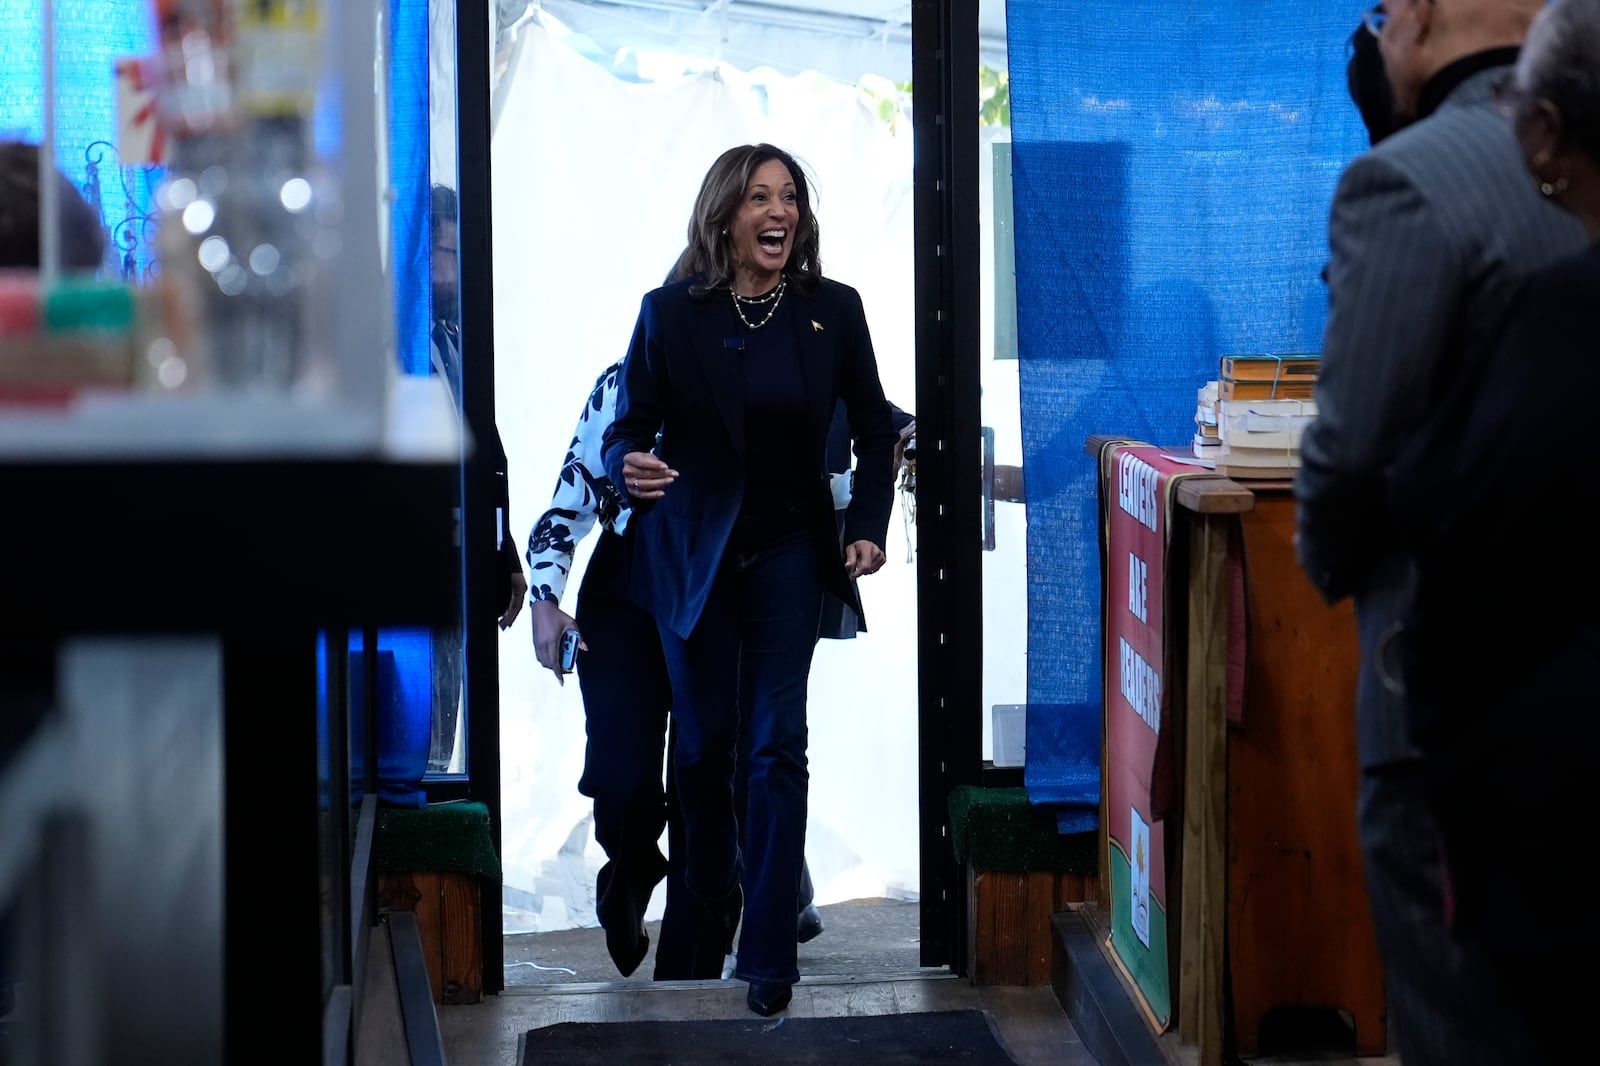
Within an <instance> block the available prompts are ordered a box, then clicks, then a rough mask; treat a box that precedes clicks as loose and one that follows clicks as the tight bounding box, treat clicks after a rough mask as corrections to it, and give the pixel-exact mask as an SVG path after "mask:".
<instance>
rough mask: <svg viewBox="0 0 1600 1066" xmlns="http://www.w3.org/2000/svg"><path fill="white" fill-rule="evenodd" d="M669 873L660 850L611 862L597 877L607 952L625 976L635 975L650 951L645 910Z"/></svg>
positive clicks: (597, 911) (598, 909) (598, 907)
mask: <svg viewBox="0 0 1600 1066" xmlns="http://www.w3.org/2000/svg"><path fill="white" fill-rule="evenodd" d="M619 871H620V872H619ZM666 872H667V863H666V860H665V859H663V858H662V857H661V853H660V852H659V851H658V852H656V853H655V855H654V856H653V857H646V858H644V859H641V860H639V861H637V862H633V863H629V864H625V865H623V864H618V863H616V862H608V863H606V864H605V865H604V866H602V867H601V868H600V875H599V876H598V877H597V878H596V879H595V915H596V917H598V918H599V919H600V925H601V926H602V927H603V928H604V929H605V931H606V951H608V952H609V953H610V954H611V961H612V962H614V963H616V964H617V972H618V973H620V974H622V976H624V977H628V976H630V975H632V973H633V971H635V970H637V969H638V968H639V964H640V963H641V962H643V961H644V957H645V956H646V955H648V954H649V953H650V937H649V935H648V934H646V933H645V931H644V912H645V908H647V907H649V906H650V894H651V893H652V892H654V891H655V887H656V883H657V882H658V881H660V880H661V878H662V877H664V876H666Z"/></svg>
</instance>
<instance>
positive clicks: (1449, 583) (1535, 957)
mask: <svg viewBox="0 0 1600 1066" xmlns="http://www.w3.org/2000/svg"><path fill="white" fill-rule="evenodd" d="M1495 96H1496V99H1497V101H1498V104H1499V106H1500V109H1501V110H1502V111H1503V112H1504V113H1505V115H1506V117H1507V119H1508V121H1509V124H1510V127H1511V130H1512V132H1513V134H1514V135H1515V137H1516V141H1517V145H1518V146H1519V148H1520V154H1521V161H1522V163H1523V165H1524V166H1525V167H1526V170H1527V173H1526V177H1525V180H1526V181H1527V182H1528V184H1529V186H1530V187H1531V188H1533V189H1535V190H1537V194H1538V195H1539V196H1541V197H1543V198H1545V199H1546V200H1548V201H1549V202H1550V203H1552V204H1555V205H1557V206H1558V207H1560V208H1561V209H1563V210H1565V211H1567V212H1569V213H1570V214H1571V215H1572V216H1573V217H1574V218H1575V219H1576V220H1577V221H1579V222H1580V223H1582V226H1583V230H1584V232H1585V233H1586V234H1587V237H1588V244H1587V246H1586V247H1584V248H1583V249H1582V250H1580V251H1578V252H1576V253H1574V254H1571V255H1568V256H1565V257H1563V258H1561V259H1558V260H1556V261H1555V262H1554V263H1551V264H1550V265H1548V266H1546V267H1544V268H1542V269H1540V270H1537V271H1535V272H1533V273H1532V274H1531V275H1530V276H1529V278H1528V280H1527V283H1526V285H1525V286H1524V287H1523V289H1522V293H1521V296H1520V298H1519V299H1518V302H1517V304H1516V307H1515V309H1514V311H1513V312H1512V315H1511V318H1510V321H1509V323H1508V324H1507V326H1506V329H1505V332H1504V334H1503V336H1502V338H1501V340H1500V341H1499V342H1498V343H1496V344H1495V345H1494V347H1493V348H1491V349H1490V350H1488V351H1487V352H1486V353H1484V359H1483V361H1482V362H1481V363H1480V364H1469V365H1466V366H1463V367H1462V368H1461V372H1460V374H1459V375H1458V377H1457V378H1456V380H1455V383H1454V388H1453V390H1452V392H1451V394H1450V396H1449V398H1448V401H1447V402H1446V403H1444V404H1441V406H1440V409H1439V410H1438V412H1437V413H1436V415H1435V418H1434V420H1433V424H1432V426H1431V427H1430V433H1429V434H1428V435H1427V436H1426V437H1425V438H1424V439H1423V440H1422V441H1420V442H1419V444H1418V446H1417V447H1416V448H1414V449H1411V450H1409V451H1407V452H1406V453H1403V454H1402V456H1401V457H1400V458H1399V459H1398V460H1397V462H1396V463H1395V465H1394V468H1393V469H1392V470H1391V471H1390V475H1389V481H1390V486H1389V491H1390V495H1391V498H1392V501H1393V503H1392V506H1393V509H1394V511H1395V513H1396V514H1397V515H1398V516H1399V518H1400V522H1399V528H1400V531H1401V534H1402V538H1403V543H1404V544H1405V545H1406V546H1407V548H1408V550H1409V551H1410V552H1411V554H1412V556H1413V558H1414V560H1415V564H1416V571H1417V587H1416V592H1415V595H1414V597H1413V600H1412V604H1411V609H1410V611H1409V612H1408V613H1407V614H1406V616H1405V618H1404V628H1403V629H1402V630H1401V632H1400V633H1399V635H1398V637H1397V638H1396V641H1395V643H1396V646H1397V649H1398V653H1397V657H1396V661H1397V663H1398V664H1399V667H1400V680H1401V682H1402V684H1403V687H1404V690H1405V697H1406V700H1407V701H1408V703H1409V704H1410V705H1411V707H1412V724H1413V737H1414V739H1415V741H1416V744H1417V746H1418V748H1419V749H1420V750H1421V752H1422V755H1423V758H1424V760H1425V765H1426V767H1427V769H1428V779H1427V781H1428V786H1429V789H1430V800H1431V805H1432V810H1433V813H1434V816H1435V818H1436V819H1437V822H1438V825H1439V828H1440V833H1441V836H1442V839H1443V853H1444V863H1445V868H1446V870H1447V873H1448V877H1449V882H1448V883H1449V888H1450V896H1449V902H1450V908H1449V911H1448V913H1447V918H1448V921H1449V927H1450V930H1451V932H1452V934H1453V936H1454V938H1455V940H1456V941H1457V943H1459V944H1460V945H1461V946H1462V949H1463V950H1465V951H1469V952H1473V953H1475V954H1480V955H1482V956H1485V957H1487V958H1488V959H1490V960H1491V962H1492V963H1493V965H1494V967H1495V968H1496V973H1497V975H1498V977H1499V978H1500V985H1499V988H1498V1000H1499V1004H1498V1006H1499V1010H1500V1011H1501V1012H1502V1014H1503V1015H1504V1016H1505V1017H1506V1018H1507V1019H1508V1022H1507V1025H1508V1027H1509V1026H1510V1025H1511V1024H1515V1025H1516V1027H1517V1031H1518V1032H1519V1033H1520V1034H1521V1035H1522V1042H1521V1043H1519V1044H1517V1045H1514V1047H1515V1050H1516V1054H1515V1056H1514V1057H1508V1058H1506V1059H1504V1060H1503V1061H1507V1062H1513V1061H1514V1062H1519V1063H1556V1062H1565V1061H1569V1059H1568V1057H1567V1056H1568V1054H1569V1051H1568V1033H1567V1032H1566V1030H1567V1026H1568V1025H1569V1024H1570V1021H1569V1020H1568V1017H1567V1016H1568V1011H1567V1009H1566V1001H1565V990H1571V991H1577V992H1579V994H1580V995H1581V994H1582V992H1581V990H1583V989H1593V988H1595V978H1594V959H1595V956H1596V954H1597V952H1600V918H1597V915H1596V912H1595V910H1594V908H1593V907H1591V906H1589V905H1588V901H1587V899H1586V898H1585V897H1584V894H1583V883H1582V880H1581V879H1580V878H1579V877H1578V876H1577V875H1576V871H1575V869H1574V870H1571V871H1569V870H1568V868H1567V864H1566V863H1565V862H1564V861H1563V859H1562V856H1564V855H1566V854H1569V853H1570V852H1571V849H1572V847H1573V837H1574V830H1576V829H1577V828H1578V827H1579V826H1581V825H1582V824H1583V821H1584V816H1585V815H1586V814H1587V812H1588V810H1589V804H1590V800H1591V793H1592V788H1593V782H1594V781H1596V780H1597V779H1600V714H1597V709H1600V617H1597V616H1596V614H1595V603H1596V602H1597V601H1600V560H1597V559H1596V558H1595V556H1594V555H1593V553H1592V552H1591V551H1590V550H1588V545H1587V543H1586V542H1585V539H1584V538H1583V537H1582V536H1581V534H1579V535H1578V536H1577V537H1576V538H1574V539H1573V540H1571V541H1570V542H1567V543H1563V541H1564V539H1565V538H1567V537H1571V536H1572V535H1573V534H1574V533H1577V528H1576V527H1575V526H1574V524H1573V521H1574V519H1577V518H1578V516H1586V515H1589V514H1594V513H1596V511H1597V510H1600V507H1597V505H1600V485H1597V483H1596V482H1595V481H1594V479H1592V478H1590V477H1587V476H1586V474H1585V470H1584V468H1585V467H1586V466H1587V465H1588V459H1587V457H1588V455H1589V453H1590V451H1591V449H1592V447H1593V443H1594V442H1593V439H1592V434H1591V433H1590V432H1589V427H1588V422H1587V419H1586V418H1585V417H1584V416H1583V414H1582V413H1581V412H1580V411H1578V410H1576V409H1574V407H1573V398H1587V397H1589V396H1592V395H1594V394H1595V393H1596V390H1600V358H1597V356H1600V0H1557V2H1556V3H1554V4H1552V5H1551V6H1549V7H1548V8H1547V9H1545V10H1544V11H1542V12H1540V13H1539V15H1538V16H1537V17H1536V18H1535V19H1534V22H1533V26H1532V28H1531V29H1530V30H1529V31H1528V39H1527V43H1526V45H1525V46H1524V47H1523V49H1522V54H1521V57H1520V58H1519V60H1518V62H1517V65H1516V67H1515V68H1514V69H1511V70H1508V71H1506V72H1504V73H1503V74H1502V75H1501V76H1500V79H1499V81H1498V82H1497V85H1496V92H1495ZM1579 402H1582V399H1580V400H1579ZM1579 520H1581V519H1579ZM1521 856H1528V857H1535V858H1536V861H1543V862H1549V863H1553V864H1554V868H1553V869H1552V870H1550V871H1549V872H1548V875H1547V876H1529V877H1522V876H1515V875H1514V874H1512V872H1511V870H1512V868H1513V867H1514V866H1515V864H1516V862H1517V861H1518V859H1519V857H1521ZM1557 989H1561V990H1564V991H1563V992H1562V993H1556V992H1555V990H1557Z"/></svg>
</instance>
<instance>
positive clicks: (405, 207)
mask: <svg viewBox="0 0 1600 1066" xmlns="http://www.w3.org/2000/svg"><path fill="white" fill-rule="evenodd" d="M440 44H441V47H448V48H450V49H451V50H452V51H454V49H455V42H454V41H444V42H440ZM389 62H390V67H389V167H390V172H391V174H390V180H391V182H392V188H393V189H394V192H395V199H394V212H393V215H392V217H391V225H392V228H393V244H392V246H391V247H392V248H393V250H394V260H393V261H394V270H393V273H394V309H395V339H396V343H397V345H398V350H399V356H400V369H401V370H402V371H404V372H405V373H408V374H426V373H428V370H429V359H428V324H429V321H430V320H431V315H430V313H429V311H430V306H431V303H432V301H431V296H432V289H431V286H430V284H429V265H430V260H431V256H430V254H429V223H428V187H429V175H430V174H431V172H432V171H431V169H430V164H429V154H430V153H429V147H430V145H429V138H428V128H429V127H428V0H389ZM451 163H452V167H451V169H452V170H453V169H454V165H453V164H454V160H452V161H451Z"/></svg>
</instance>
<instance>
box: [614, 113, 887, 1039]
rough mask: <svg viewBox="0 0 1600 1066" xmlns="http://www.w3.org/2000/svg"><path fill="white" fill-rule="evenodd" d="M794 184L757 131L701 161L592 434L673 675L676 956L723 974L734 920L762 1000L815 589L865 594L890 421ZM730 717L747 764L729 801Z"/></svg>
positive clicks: (790, 892) (776, 151) (855, 318)
mask: <svg viewBox="0 0 1600 1066" xmlns="http://www.w3.org/2000/svg"><path fill="white" fill-rule="evenodd" d="M807 185H808V183H807V180H806V176H805V175H804V173H803V172H802V171H801V170H800V167H799V165H798V163H796V162H795V160H794V157H793V156H791V155H790V154H789V153H788V152H785V151H783V150H782V149H780V148H776V147H774V146H772V145H770V144H753V145H741V146H739V147H736V148H731V149H728V150H727V151H725V152H723V153H722V154H721V155H720V156H719V157H718V158H717V160H716V162H714V163H713V164H712V166H711V169H710V170H709V171H708V172H707V173H706V176H705V178H704V180H703V181H702V182H701V186H700V192H699V194H698V196H697V197H696V199H695V204H694V209H693V211H692V213H691V215H690V221H689V232H688V238H689V240H688V246H687V247H686V248H685V249H684V251H683V254H682V255H681V256H679V258H678V262H677V265H676V267H675V268H674V270H673V274H672V277H673V278H675V279H676V280H674V281H671V282H669V284H667V285H665V286H662V287H661V288H658V289H655V290H653V291H651V292H650V293H648V294H647V295H646V296H645V298H644V304H643V307H642V309H641V310H640V313H639V319H638V323H637V325H636V326H635V328H634V335H633V343H632V345H631V346H630V347H629V350H628V355H627V358H626V359H625V360H624V362H623V367H622V383H621V387H620V389H619V392H618V398H617V413H616V419H615V421H614V422H613V423H612V424H611V427H610V428H609V429H608V430H607V431H606V434H605V448H604V454H605V462H606V472H607V474H609V475H610V477H611V480H612V483H613V484H618V485H625V486H627V491H628V494H629V497H630V501H631V504H632V506H633V509H634V511H635V515H634V518H633V519H632V520H631V521H630V523H629V526H628V533H629V536H630V537H632V539H633V541H634V544H633V553H634V556H633V558H634V565H633V570H632V573H631V575H630V577H629V580H628V583H627V588H628V596H629V598H630V599H632V600H633V601H634V602H636V603H637V604H638V605H639V606H640V607H642V608H644V609H645V610H647V611H649V612H650V613H652V614H653V615H654V616H655V619H656V623H657V626H658V628H659V630H660V634H661V645H662V651H663V652H664V653H665V657H666V663H667V673H668V675H669V677H670V679H671V684H672V716H673V720H674V722H675V724H676V727H677V739H676V742H675V745H674V748H673V753H672V766H673V772H674V774H675V775H676V780H677V793H678V798H679V802H680V804H681V806H682V811H683V819H684V842H685V849H684V850H685V852H686V853H687V854H686V856H685V857H684V859H683V860H682V861H683V865H684V875H683V881H684V885H685V887H686V889H687V890H688V894H689V897H690V903H689V908H688V909H689V912H690V913H689V916H688V918H687V919H686V921H688V922H689V923H690V925H691V932H690V933H689V937H690V943H691V947H690V954H691V957H692V961H691V963H690V968H691V970H692V971H693V972H691V974H690V976H691V977H697V978H716V977H717V976H719V975H720V973H721V967H722V960H723V955H724V952H725V951H726V950H727V946H728V944H729V942H730V940H731V939H732V936H733V933H734V930H735V928H737V929H738V930H739V944H738V951H737V953H736V959H737V961H736V965H735V969H734V976H735V977H738V978H740V979H742V980H746V981H749V982H750V991H749V996H748V1002H749V1005H750V1009H751V1010H753V1011H755V1012H756V1013H757V1014H761V1015H771V1014H775V1013H777V1012H778V1011H780V1010H782V1009H783V1008H784V1007H785V1006H787V1005H788V1003H789V999H790V995H791V989H792V987H793V985H794V983H795V982H796V981H797V980H799V976H800V974H799V968H798V964H797V955H796V944H795V917H794V916H795V914H796V912H797V910H798V893H799V886H800V883H801V876H802V875H801V869H802V865H803V863H804V850H805V838H806V808H807V795H808V783H809V778H808V774H807V768H806V735H807V731H806V691H807V680H808V677H809V675H810V671H811V659H812V653H813V651H814V650H815V648H816V644H817V636H818V630H819V625H820V622H821V615H822V605H823V597H824V594H825V593H831V594H833V595H835V596H837V597H838V598H840V599H841V600H843V601H844V602H845V603H846V604H848V605H849V606H850V607H851V609H852V610H854V611H856V612H857V613H858V614H860V613H861V601H860V599H859V597H858V596H857V594H856V589H855V585H854V583H853V581H852V580H851V579H853V578H856V577H859V576H861V575H865V574H872V573H876V572H877V570H878V569H879V568H880V567H882V566H883V562H884V551H883V546H884V541H885V538H886V534H887V531H888V524H889V511H890V508H891V506H892V504H893V476H892V462H893V451H894V446H895V444H896V442H897V439H898V435H897V434H896V432H895V430H894V428H893V424H892V421H891V415H890V408H889V404H888V401H886V400H885V399H884V395H883V386H882V384H881V383H880V382H879V380H878V365H877V359H876V357H875V356H874V354H873V350H872V341H871V338H870V337H869V335H868V330H867V322H866V315H865V313H864V311H863V309H862V305H861V297H860V296H859V295H858V294H857V293H856V291H855V290H854V289H852V288H850V287H849V286H846V285H842V284H840V283H838V282H834V281H831V280H828V279H825V278H823V276H822V272H821V269H820V266H819V261H818V249H819V244H820V241H819V238H818V232H817V224H816V219H815V217H814V216H813V215H812V212H811V199H810V193H809V189H808V188H807ZM723 290H726V291H727V292H728V293H729V294H730V299H731V302H732V304H733V310H734V314H732V315H730V314H729V313H728V305H727V303H724V302H723V300H722V297H721V293H722V291H723ZM791 291H792V292H793V296H792V297H790V298H786V295H787V294H788V293H790V292H791ZM747 307H748V308H751V309H755V310H754V313H755V314H757V315H759V316H760V317H759V318H757V319H754V320H752V318H751V317H750V311H747ZM762 308H764V311H763V310H761V309H762ZM769 325H770V326H771V328H770V329H768V328H765V327H767V326H769ZM841 401H842V402H843V404H844V406H845V408H846V411H847V414H848V417H849V422H850V431H851V432H850V435H851V437H853V438H854V440H855V452H856V459H857V461H856V471H855V482H854V487H853V491H852V494H851V499H850V504H849V507H848V509H847V510H846V512H845V519H844V533H843V536H842V538H840V537H839V534H838V529H837V527H836V525H835V518H834V504H833V497H832V494H831V492H830V490H829V488H828V485H829V479H828V476H827V466H826V446H827V439H828V428H829V425H830V423H831V422H832V420H833V415H834V412H835V410H836V409H837V408H838V406H839V404H840V403H841ZM730 444H731V448H730ZM841 543H842V544H843V545H844V547H843V550H842V551H841V549H840V544H841ZM741 712H742V713H743V714H744V715H746V716H747V723H746V724H745V725H744V726H741ZM741 728H747V729H748V731H749V735H750V744H749V771H748V774H749V778H748V780H749V784H748V796H747V800H746V805H745V807H744V809H743V810H739V811H736V810H735V806H734V803H733V794H734V789H733V784H734V773H735V759H734V752H735V751H736V750H737V748H738V743H737V737H738V734H739V732H740V730H741ZM741 823H743V832H742V834H741V831H740V829H741ZM673 861H674V862H675V863H676V862H678V861H679V858H678V856H676V855H674V857H673ZM745 893H748V898H746V897H745ZM741 911H742V920H741Z"/></svg>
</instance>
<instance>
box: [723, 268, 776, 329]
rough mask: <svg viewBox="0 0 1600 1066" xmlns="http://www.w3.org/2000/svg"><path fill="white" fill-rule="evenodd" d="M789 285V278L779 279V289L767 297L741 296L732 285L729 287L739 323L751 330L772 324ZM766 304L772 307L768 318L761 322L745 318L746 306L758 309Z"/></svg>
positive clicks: (768, 312) (768, 310) (769, 309)
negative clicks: (784, 291) (757, 307)
mask: <svg viewBox="0 0 1600 1066" xmlns="http://www.w3.org/2000/svg"><path fill="white" fill-rule="evenodd" d="M788 284H789V279H788V278H779V279H778V287H777V288H775V289H773V290H772V291H771V292H769V293H767V294H766V295H765V296H740V295H739V294H738V293H737V292H734V291H733V287H732V286H731V285H730V286H729V287H728V292H729V293H730V294H731V295H732V296H733V309H734V311H736V312H738V315H739V321H740V322H743V323H744V324H745V325H746V326H747V327H748V328H750V329H760V328H761V327H762V326H764V325H766V324H767V323H768V322H771V321H772V316H773V315H775V314H777V313H778V304H779V303H780V302H781V301H782V300H783V290H784V289H785V288H786V287H787V286H788ZM764 303H770V304H772V306H771V307H769V308H767V314H766V317H765V318H763V319H762V320H761V321H760V322H752V321H750V320H749V319H748V318H746V317H745V314H744V305H745V304H750V305H751V306H752V307H756V306H759V305H761V304H764Z"/></svg>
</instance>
